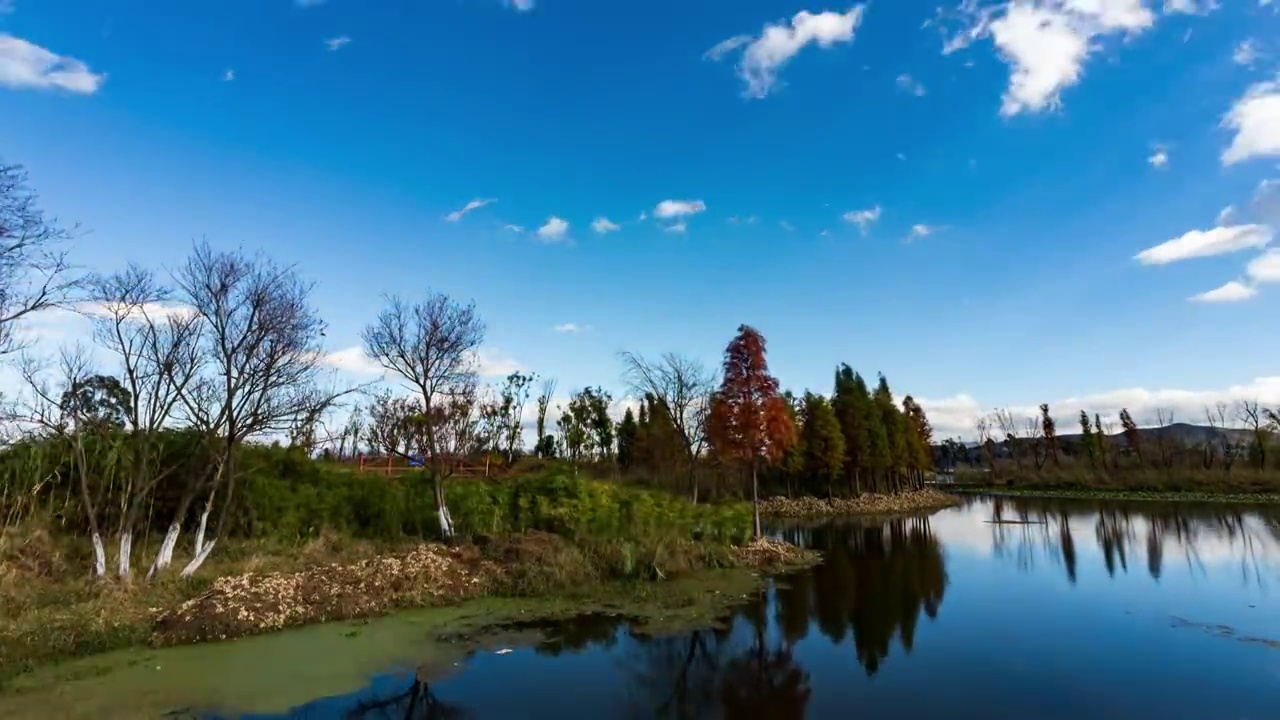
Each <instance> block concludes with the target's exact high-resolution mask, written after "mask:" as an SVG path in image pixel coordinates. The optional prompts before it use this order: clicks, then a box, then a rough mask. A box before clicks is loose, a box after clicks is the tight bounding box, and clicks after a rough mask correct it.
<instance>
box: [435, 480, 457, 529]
mask: <svg viewBox="0 0 1280 720" xmlns="http://www.w3.org/2000/svg"><path fill="white" fill-rule="evenodd" d="M432 482H433V483H434V484H435V494H436V517H437V519H439V521H440V535H441V537H443V538H444V539H445V540H452V539H453V518H452V517H451V516H450V515H449V506H448V504H447V503H446V501H445V497H444V481H443V480H442V479H441V478H440V476H439V475H436V476H435V477H434V478H432Z"/></svg>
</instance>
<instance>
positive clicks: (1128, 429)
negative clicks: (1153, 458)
mask: <svg viewBox="0 0 1280 720" xmlns="http://www.w3.org/2000/svg"><path fill="white" fill-rule="evenodd" d="M1120 427H1122V428H1124V439H1125V441H1126V442H1128V443H1129V449H1131V450H1133V452H1134V453H1135V454H1137V456H1138V464H1139V465H1145V464H1146V462H1145V461H1144V460H1143V459H1142V438H1141V437H1140V436H1139V434H1138V423H1136V422H1134V421H1133V416H1132V415H1130V414H1129V408H1122V409H1121V410H1120Z"/></svg>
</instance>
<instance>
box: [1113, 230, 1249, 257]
mask: <svg viewBox="0 0 1280 720" xmlns="http://www.w3.org/2000/svg"><path fill="white" fill-rule="evenodd" d="M1271 234H1272V233H1271V228H1269V227H1267V226H1266V225H1228V226H1226V227H1221V226H1219V227H1215V228H1212V229H1210V230H1191V231H1189V232H1187V233H1186V234H1184V235H1183V236H1182V237H1177V238H1174V239H1172V240H1167V241H1165V242H1162V243H1160V244H1159V245H1156V246H1154V247H1149V248H1147V249H1146V250H1143V251H1142V252H1140V253H1138V254H1137V255H1135V256H1134V259H1135V260H1137V261H1138V262H1140V263H1142V264H1143V265H1167V264H1169V263H1173V262H1178V261H1180V260H1190V259H1192V258H1202V257H1212V256H1214V255H1225V254H1227V253H1233V252H1237V251H1240V250H1248V249H1250V248H1262V247H1265V246H1266V245H1267V243H1269V242H1271Z"/></svg>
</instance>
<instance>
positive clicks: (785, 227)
mask: <svg viewBox="0 0 1280 720" xmlns="http://www.w3.org/2000/svg"><path fill="white" fill-rule="evenodd" d="M778 227H780V228H782V229H783V230H786V231H787V232H795V231H796V226H795V225H792V224H791V223H789V222H787V221H786V220H779V221H778Z"/></svg>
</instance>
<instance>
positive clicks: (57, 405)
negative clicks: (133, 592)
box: [14, 345, 107, 578]
mask: <svg viewBox="0 0 1280 720" xmlns="http://www.w3.org/2000/svg"><path fill="white" fill-rule="evenodd" d="M47 369H48V364H47V363H43V362H41V361H40V360H38V359H36V358H35V357H33V356H28V355H24V356H23V357H22V358H21V360H20V361H19V365H18V371H19V373H20V374H21V376H22V381H23V384H24V386H25V388H24V390H25V392H24V396H23V397H22V398H21V399H20V400H19V403H18V406H17V412H16V413H15V415H16V417H15V418H14V419H16V420H17V421H18V422H19V423H21V424H22V425H24V426H26V427H27V428H28V429H29V430H32V431H35V432H36V433H39V434H44V435H46V436H48V435H52V436H54V437H57V438H59V439H60V440H63V441H64V442H65V443H66V447H67V449H68V450H69V452H70V463H69V464H70V466H71V470H72V474H73V476H74V478H75V479H74V482H75V484H76V487H77V489H78V490H79V492H80V504H81V508H82V509H83V510H84V514H85V519H86V521H87V522H88V525H89V537H90V540H91V541H92V543H93V574H94V576H95V577H98V578H101V577H105V576H106V574H107V556H106V548H105V546H104V545H103V541H102V537H103V536H102V526H101V524H100V522H99V519H98V503H97V502H95V499H94V496H95V489H94V487H93V484H94V483H93V482H92V480H91V476H92V469H91V467H90V459H91V458H90V454H89V453H88V451H87V450H86V447H85V446H86V440H87V436H88V435H89V434H90V433H93V432H95V431H97V430H100V429H101V428H98V427H96V426H95V423H93V422H92V421H91V419H90V413H89V407H88V403H86V402H84V401H83V400H82V396H81V393H80V390H81V388H82V387H84V384H85V382H86V381H87V380H89V378H90V377H91V376H92V375H93V373H92V371H91V369H90V364H89V355H88V352H87V351H86V350H85V349H84V348H83V347H81V346H79V345H77V346H75V347H73V348H64V349H63V350H62V352H61V354H60V356H59V358H58V362H57V375H56V378H55V379H54V380H53V381H51V380H50V378H49V377H48V372H46V371H47Z"/></svg>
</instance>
